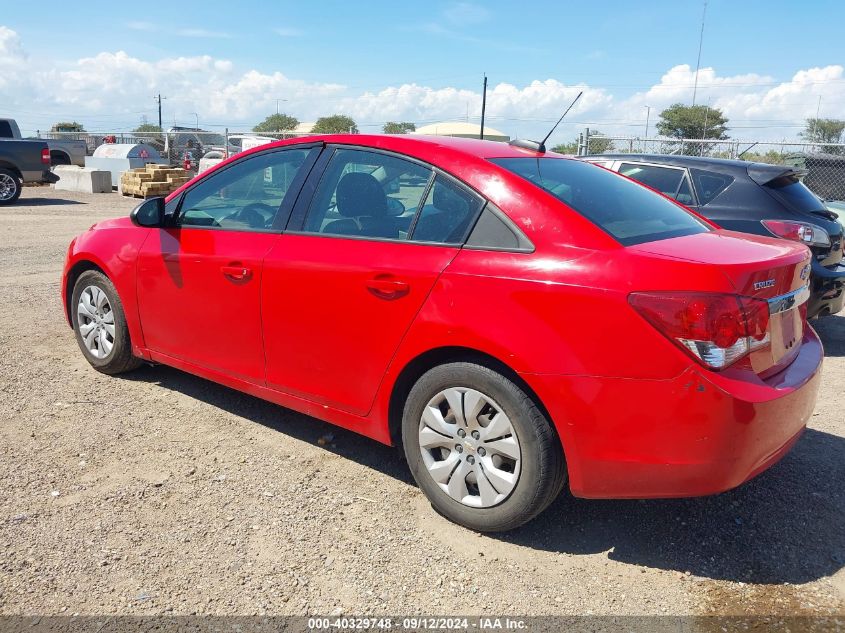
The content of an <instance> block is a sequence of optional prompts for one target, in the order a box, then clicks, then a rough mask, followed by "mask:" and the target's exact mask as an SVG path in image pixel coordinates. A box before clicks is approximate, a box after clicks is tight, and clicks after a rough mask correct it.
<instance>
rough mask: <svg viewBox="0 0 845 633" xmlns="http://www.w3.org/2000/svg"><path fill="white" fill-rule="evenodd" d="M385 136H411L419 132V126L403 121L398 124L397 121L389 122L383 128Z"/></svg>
mask: <svg viewBox="0 0 845 633" xmlns="http://www.w3.org/2000/svg"><path fill="white" fill-rule="evenodd" d="M382 130H383V131H384V133H385V134H410V133H411V132H416V131H417V126H416V125H414V124H413V123H409V122H407V121H403V122H402V123H397V122H396V121H388V122H387V123H385V124H384V127H383V128H382Z"/></svg>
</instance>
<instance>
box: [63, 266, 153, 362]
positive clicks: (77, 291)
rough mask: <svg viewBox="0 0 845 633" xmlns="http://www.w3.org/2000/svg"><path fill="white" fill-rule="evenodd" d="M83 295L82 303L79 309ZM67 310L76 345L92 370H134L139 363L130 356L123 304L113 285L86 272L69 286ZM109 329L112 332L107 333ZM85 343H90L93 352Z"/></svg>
mask: <svg viewBox="0 0 845 633" xmlns="http://www.w3.org/2000/svg"><path fill="white" fill-rule="evenodd" d="M100 293H102V295H101V294H100ZM83 295H85V301H84V303H83V305H81V302H82V301H83ZM103 297H104V300H103V299H102V298H103ZM86 306H88V307H86ZM70 309H71V319H72V321H73V331H74V334H75V335H76V342H77V343H78V344H79V349H81V350H82V354H83V355H84V356H85V359H86V360H87V361H88V362H89V363H90V364H91V366H92V367H93V368H94V369H96V370H97V371H99V372H102V373H104V374H109V375H114V374H121V373H123V372H127V371H131V370H133V369H136V368H137V367H139V366H140V365H141V364H142V363H143V361H142V360H141V359H139V358H136V357H135V356H133V355H132V342H131V341H130V339H129V329H128V328H127V327H126V316H125V313H124V312H123V304H122V303H121V301H120V296H119V295H118V294H117V290H115V287H114V284H112V282H111V280H109V278H108V277H106V276H105V275H104V274H103V273H101V272H99V271H97V270H86V271H85V272H84V273H82V274H81V275H79V278H78V279H77V280H76V283H75V284H74V286H73V294H72V298H71V304H70ZM109 325H111V326H112V327H111V330H112V331H109V328H108V326H109ZM83 331H86V332H87V333H89V334H90V338H88V339H86V336H85V334H83ZM86 341H91V342H92V347H93V349H91V348H90V347H89V344H88V343H87V342H86Z"/></svg>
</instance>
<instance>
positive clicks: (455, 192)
mask: <svg viewBox="0 0 845 633" xmlns="http://www.w3.org/2000/svg"><path fill="white" fill-rule="evenodd" d="M483 204H484V201H483V200H482V199H481V198H479V197H478V196H477V195H475V194H474V193H472V192H471V191H469V190H468V189H466V188H464V187H462V186H460V185H458V184H457V183H455V182H453V181H452V180H450V179H449V178H448V177H446V176H443V175H442V174H438V175H437V176H435V178H434V184H433V185H432V187H431V190H430V191H429V192H428V195H427V196H426V199H425V202H424V203H423V206H422V209H421V211H420V215H419V218H418V219H417V223H416V225H415V226H414V232H413V233H412V235H411V239H412V240H414V241H416V242H439V243H442V244H460V243H461V242H463V241H464V238H465V237H466V234H467V232H468V231H469V229H470V226H471V225H472V223H473V222H474V221H475V218H476V217H477V216H478V212H479V211H480V210H481V207H482V205H483Z"/></svg>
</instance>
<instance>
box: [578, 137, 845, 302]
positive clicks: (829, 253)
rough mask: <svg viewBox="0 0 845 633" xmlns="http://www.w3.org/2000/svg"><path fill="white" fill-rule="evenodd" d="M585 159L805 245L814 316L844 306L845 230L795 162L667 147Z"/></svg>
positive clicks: (746, 226)
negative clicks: (671, 151) (669, 151)
mask: <svg viewBox="0 0 845 633" xmlns="http://www.w3.org/2000/svg"><path fill="white" fill-rule="evenodd" d="M584 160H587V161H589V162H591V163H595V164H598V165H601V166H603V167H606V168H608V169H611V170H613V171H616V172H619V173H621V174H623V175H625V176H628V177H630V178H633V179H634V180H638V181H639V182H642V183H644V184H646V185H648V186H649V187H651V188H653V189H656V190H657V191H660V192H661V193H663V194H664V195H667V196H669V197H670V198H674V199H675V200H677V201H678V202H680V203H682V204H684V205H686V206H687V207H689V208H691V209H693V210H694V211H696V212H697V213H700V214H701V215H703V216H704V217H706V218H707V219H708V220H712V221H713V222H715V223H716V224H718V225H719V226H721V227H724V228H726V229H731V230H734V231H742V232H745V233H753V234H756V235H774V236H777V237H781V238H784V239H789V240H794V241H798V242H801V243H802V244H806V245H807V246H809V247H810V250H812V252H813V259H812V275H811V278H812V281H811V287H810V291H811V294H810V302H809V305H808V308H807V310H808V317H809V318H814V317H819V316H825V315H828V314H836V313H837V312H839V311H840V310H841V309H842V307H843V305H845V263H844V262H843V248H845V239H843V233H845V229H843V226H842V224H841V223H840V222H838V221H837V214H836V213H834V212H833V211H831V210H830V209H829V208H828V207H826V206H825V203H824V202H822V201H821V200H820V199H819V198H818V197H817V196H816V195H814V194H813V193H812V192H811V191H810V190H809V189H807V187H806V186H804V184H803V183H801V180H800V178H801V176H802V175H803V174H802V172H801V171H800V170H798V169H796V168H795V167H790V166H786V165H767V164H764V163H748V162H744V161H739V160H726V159H721V158H700V157H696V156H674V155H672V156H667V155H662V154H657V155H647V154H603V155H598V156H587V157H586V158H585V159H584Z"/></svg>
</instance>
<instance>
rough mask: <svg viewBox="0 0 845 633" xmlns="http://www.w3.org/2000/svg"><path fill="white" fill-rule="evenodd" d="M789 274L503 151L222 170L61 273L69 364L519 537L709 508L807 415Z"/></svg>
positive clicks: (803, 332) (791, 250) (248, 155)
mask: <svg viewBox="0 0 845 633" xmlns="http://www.w3.org/2000/svg"><path fill="white" fill-rule="evenodd" d="M809 256H810V254H809V251H808V250H807V249H806V248H805V247H804V246H801V245H799V244H796V243H794V242H787V241H780V240H776V239H768V238H764V237H754V236H749V235H742V234H738V233H731V232H727V231H723V230H719V229H718V228H716V227H714V226H713V225H711V224H708V223H707V221H706V220H703V219H702V218H700V217H698V216H696V215H694V214H692V213H691V212H689V211H688V210H686V209H685V208H683V207H682V206H680V205H678V204H676V203H675V202H673V201H670V200H668V199H667V198H665V197H663V196H661V195H659V194H657V193H655V192H653V191H652V190H650V189H647V188H646V187H644V186H642V185H640V184H638V183H635V182H633V181H631V180H628V179H627V178H625V177H624V176H620V175H617V174H614V173H612V172H610V171H607V170H605V169H602V168H601V167H597V166H595V165H590V164H587V163H583V162H580V161H575V160H568V159H565V158H563V157H561V156H558V155H556V154H546V153H543V152H541V151H533V150H531V149H525V148H522V147H516V146H512V145H507V144H504V143H492V142H485V141H476V140H466V139H447V138H437V137H413V136H364V135H360V136H358V135H356V136H325V137H310V138H306V139H297V140H293V141H283V142H279V143H273V144H270V145H265V146H262V147H260V148H257V149H256V150H253V151H249V152H244V153H242V154H238V155H237V156H234V157H233V158H230V159H229V160H227V161H225V162H223V163H221V164H220V165H219V166H217V167H216V168H214V169H212V170H209V171H207V172H205V173H203V174H201V175H200V176H198V177H197V178H195V179H194V180H193V181H191V182H190V183H188V184H186V185H185V186H184V187H182V188H181V189H179V190H178V191H177V192H175V193H174V194H172V195H170V196H169V197H168V198H167V200H166V201H165V200H163V199H161V198H159V199H151V200H147V201H145V202H144V203H142V204H141V205H140V206H138V207H137V208H136V209H135V210H134V211H133V212H132V214H131V216H130V217H129V218H125V219H116V220H108V221H105V222H101V223H99V224H97V225H95V226H93V227H91V229H90V230H88V231H87V232H85V233H84V234H82V235H81V236H79V237H78V238H76V239H75V240H74V241H73V242H72V243H71V245H70V248H69V251H68V255H67V263H66V265H65V269H64V276H63V280H62V295H63V301H64V307H65V309H66V312H67V318H68V320H69V321H70V323H71V325H72V326H73V329H74V330H75V332H76V338H77V340H78V342H79V346H80V348H81V349H82V352H83V354H84V355H85V357H86V358H87V359H88V361H89V362H90V363H91V365H93V366H94V368H96V369H98V370H99V371H102V372H104V373H107V374H116V373H119V372H123V371H127V370H130V369H132V368H134V367H137V366H138V365H139V364H140V363H141V362H143V361H151V362H155V363H164V364H167V365H172V366H173V367H177V368H179V369H183V370H185V371H188V372H191V373H193V374H197V375H199V376H203V377H205V378H208V379H210V380H214V381H217V382H220V383H222V384H225V385H228V386H230V387H233V388H235V389H240V390H242V391H245V392H248V393H251V394H253V395H256V396H258V397H261V398H265V399H267V400H271V401H273V402H275V403H278V404H280V405H283V406H285V407H289V408H291V409H295V410H297V411H301V412H303V413H306V414H308V415H312V416H314V417H317V418H321V419H323V420H327V421H329V422H332V423H334V424H337V425H339V426H342V427H345V428H348V429H352V430H354V431H357V432H359V433H362V434H364V435H367V436H369V437H371V438H374V439H376V440H378V441H380V442H384V443H388V444H393V443H401V444H402V445H403V447H404V451H405V456H406V457H407V460H408V464H409V466H410V469H411V472H412V473H413V475H414V477H415V478H416V481H417V483H418V484H419V486H420V488H422V490H423V491H424V492H425V494H426V495H427V496H428V498H429V499H430V500H431V503H432V505H434V507H435V508H436V509H437V510H438V511H439V512H441V513H442V514H444V515H446V516H447V517H449V518H450V519H452V520H454V521H456V522H458V523H461V524H463V525H466V526H468V527H470V528H473V529H476V530H506V529H509V528H513V527H515V526H518V525H520V524H522V523H524V522H526V521H528V520H529V519H531V518H532V517H534V516H535V515H536V514H538V513H539V512H540V511H542V510H543V509H544V508H545V507H546V506H548V505H549V503H551V501H552V500H553V499H554V498H555V497H556V496H557V495H558V493H559V492H560V491H561V489H562V488H563V487H564V485H566V484H567V483H568V485H569V488H570V489H571V490H572V492H573V493H574V494H575V495H577V496H581V497H674V496H690V495H705V494H710V493H716V492H719V491H723V490H726V489H729V488H731V487H734V486H737V485H738V484H740V483H742V482H743V481H746V480H747V479H749V478H750V477H753V476H754V475H756V474H757V473H759V472H760V471H762V470H763V469H765V468H767V467H768V466H770V465H771V464H773V463H774V462H776V461H777V460H778V459H779V458H780V457H782V456H783V455H784V454H785V453H786V452H787V451H788V450H789V448H790V447H791V446H792V444H793V443H794V442H795V441H796V439H797V438H798V436H799V435H800V434H801V431H802V430H803V429H804V425H805V423H806V421H807V418H808V417H809V416H810V414H811V412H812V410H813V406H814V404H815V399H816V391H817V388H818V384H819V377H820V367H821V362H822V348H821V344H820V343H819V340H818V338H817V336H816V334H815V333H814V332H813V330H812V329H811V328H810V327H809V326H808V325H807V322H806V319H805V310H804V308H805V301H806V300H807V296H808V291H807V276H808V273H809V270H810V267H809V265H808V264H809Z"/></svg>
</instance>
